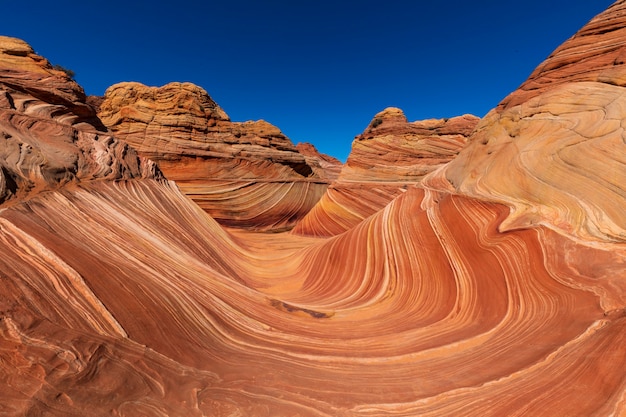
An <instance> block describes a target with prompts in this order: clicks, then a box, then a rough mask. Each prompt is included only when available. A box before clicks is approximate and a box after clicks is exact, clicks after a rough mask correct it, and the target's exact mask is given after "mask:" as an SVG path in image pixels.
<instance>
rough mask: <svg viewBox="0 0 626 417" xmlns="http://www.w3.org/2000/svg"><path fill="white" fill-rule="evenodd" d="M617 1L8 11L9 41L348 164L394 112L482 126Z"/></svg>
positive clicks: (39, 6)
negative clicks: (473, 118)
mask: <svg viewBox="0 0 626 417" xmlns="http://www.w3.org/2000/svg"><path fill="white" fill-rule="evenodd" d="M612 3H613V1H612V0H525V1H509V0H482V1H468V0H463V1H457V0H448V1H437V0H431V1H428V2H425V1H416V0H387V1H385V2H382V1H379V0H378V1H371V0H362V1H354V2H344V1H341V0H315V1H312V0H291V1H278V0H266V1H250V0H221V1H212V0H208V1H190V0H178V1H168V2H163V1H161V2H160V1H151V2H148V1H146V2H134V1H130V0H126V1H119V0H107V1H85V0H81V1H78V0H76V1H70V0H55V1H45V2H43V1H39V0H33V1H11V2H3V4H2V25H1V26H0V28H1V32H0V33H1V34H4V35H7V36H14V37H18V38H21V39H24V40H26V41H27V42H28V43H30V44H31V45H32V47H33V48H34V49H35V51H36V52H37V53H39V54H40V55H43V56H45V57H46V58H48V59H49V60H50V61H51V62H52V63H54V64H60V65H63V66H65V67H67V68H70V69H72V70H74V71H75V72H76V80H77V81H78V82H79V83H80V84H81V85H82V86H83V88H84V89H85V91H86V93H87V94H95V95H102V94H103V93H104V91H105V90H106V88H107V87H108V86H110V85H112V84H114V83H117V82H120V81H139V82H142V83H144V84H147V85H155V86H160V85H163V84H166V83H168V82H170V81H190V82H193V83H195V84H198V85H200V86H202V87H203V88H205V89H206V90H207V91H208V92H209V94H210V95H211V96H212V97H213V99H214V100H215V101H217V102H218V103H219V104H220V105H221V106H222V108H224V110H225V111H226V113H228V114H229V116H230V117H231V119H232V120H233V121H245V120H257V119H264V120H267V121H269V122H270V123H273V124H275V125H276V126H278V127H279V128H280V129H281V130H282V131H283V132H284V133H285V134H286V135H287V136H289V137H290V138H291V139H292V141H293V142H294V143H297V142H301V141H307V142H312V143H314V144H315V146H316V147H317V148H318V149H319V150H321V151H322V152H325V153H328V154H331V155H334V156H336V157H338V158H340V159H342V160H345V158H346V157H347V155H348V153H349V151H350V145H351V142H352V140H353V138H354V136H355V135H357V134H359V133H361V132H362V131H363V130H364V129H365V127H366V126H367V124H368V123H369V122H370V120H371V119H372V117H373V116H374V115H375V114H376V113H377V112H379V111H380V110H382V109H384V108H385V107H389V106H395V107H400V108H402V109H403V110H404V111H405V113H406V115H407V117H408V118H409V120H419V119H425V118H432V117H437V118H440V117H451V116H456V115H460V114H464V113H472V114H475V115H477V116H484V115H485V114H486V113H487V112H488V111H489V110H490V109H491V108H493V107H495V106H496V105H497V104H498V102H499V101H500V100H501V99H503V98H504V97H505V96H506V95H507V94H509V93H510V92H511V91H513V90H515V89H516V88H517V87H518V86H519V85H520V84H521V83H522V82H523V81H524V80H525V79H526V78H527V77H528V75H529V74H530V72H531V71H532V70H533V69H534V68H535V67H536V66H537V65H538V64H539V63H540V62H541V61H543V59H545V58H546V57H547V56H548V55H549V54H550V53H551V52H552V51H553V50H554V49H555V48H556V47H557V46H558V45H560V44H561V43H562V42H563V41H565V40H566V39H567V38H569V37H570V36H571V35H573V34H574V33H575V32H576V31H577V30H578V29H579V28H580V27H582V26H583V25H584V24H585V23H586V22H588V21H589V20H590V19H591V18H592V17H593V16H595V15H596V14H598V13H600V12H601V11H603V10H604V9H606V8H607V7H608V6H610V5H611V4H612Z"/></svg>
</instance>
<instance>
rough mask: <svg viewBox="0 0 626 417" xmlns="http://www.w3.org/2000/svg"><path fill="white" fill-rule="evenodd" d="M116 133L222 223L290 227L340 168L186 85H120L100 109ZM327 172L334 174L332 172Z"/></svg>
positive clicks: (273, 129) (205, 93) (109, 94)
mask: <svg viewBox="0 0 626 417" xmlns="http://www.w3.org/2000/svg"><path fill="white" fill-rule="evenodd" d="M98 114H99V116H100V118H101V119H102V121H103V122H104V124H105V125H107V126H108V127H109V129H110V130H111V131H112V132H114V134H115V135H116V136H117V137H119V138H122V139H124V140H125V141H127V142H128V143H130V144H131V145H132V146H133V147H134V148H136V149H137V150H138V152H139V153H140V154H141V155H143V156H145V157H148V158H150V159H151V160H153V161H155V162H157V163H158V165H159V167H160V168H161V170H162V171H163V172H164V173H165V175H166V176H167V177H168V178H169V179H171V180H174V181H176V183H177V184H178V186H179V187H180V188H181V190H182V191H183V192H184V193H185V194H187V195H189V196H190V197H191V198H192V199H193V200H194V201H195V202H196V203H197V204H199V205H200V206H201V207H202V208H203V209H205V210H206V211H207V212H208V213H209V214H211V216H212V217H214V218H215V219H217V220H218V221H219V222H220V223H222V224H224V225H226V226H232V227H245V228H256V229H272V230H277V229H285V228H290V227H292V226H293V224H295V222H296V221H298V220H299V219H300V218H302V217H303V216H304V215H305V214H306V213H307V212H308V211H309V210H310V209H311V207H313V205H314V204H315V203H316V202H317V201H318V200H319V198H320V197H321V196H322V195H323V193H324V191H325V190H326V188H327V187H328V184H329V182H330V181H331V180H332V179H333V178H334V176H333V174H332V172H333V171H336V170H337V169H338V168H334V166H335V165H336V166H337V167H338V166H340V165H341V163H340V162H339V161H337V160H334V159H332V158H328V157H326V158H324V157H323V156H321V155H320V154H318V153H317V151H315V152H309V153H308V154H303V153H300V152H299V151H298V148H297V147H296V146H294V145H293V144H292V143H291V141H290V140H289V138H287V137H286V136H285V135H283V133H282V132H281V131H280V130H279V129H278V128H277V127H275V126H273V125H271V124H270V123H267V122H265V121H263V120H260V121H256V122H243V123H238V122H231V121H230V118H229V117H228V115H227V114H226V113H225V112H224V111H223V110H222V109H221V108H220V107H219V106H218V105H217V104H216V103H215V102H214V101H213V99H211V97H210V96H209V95H208V94H207V92H206V91H204V90H203V89H202V88H200V87H198V86H196V85H194V84H191V83H170V84H167V85H165V86H163V87H160V88H156V87H146V86H144V85H142V84H139V83H120V84H116V85H114V86H112V87H110V88H109V89H108V90H107V91H106V94H105V96H104V98H103V100H102V101H101V102H100V103H99V113H98ZM330 166H332V167H333V168H330V170H329V167H330Z"/></svg>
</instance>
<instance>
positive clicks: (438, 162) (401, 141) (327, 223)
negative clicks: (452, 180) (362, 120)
mask: <svg viewBox="0 0 626 417" xmlns="http://www.w3.org/2000/svg"><path fill="white" fill-rule="evenodd" d="M478 121H479V118H478V117H476V116H472V115H464V116H459V117H453V118H450V119H429V120H422V121H416V122H409V121H408V120H407V118H406V116H405V115H404V113H403V112H402V110H400V109H398V108H394V107H390V108H387V109H385V110H383V111H382V112H380V113H378V114H377V115H376V116H375V117H374V119H373V120H372V121H371V123H370V124H369V126H368V127H367V128H366V130H365V132H363V133H362V134H361V135H359V136H357V137H356V138H355V140H354V142H353V143H352V151H351V152H350V155H349V156H348V160H347V161H346V164H345V165H344V166H343V168H342V170H341V173H340V175H339V178H338V180H337V181H335V182H334V183H332V185H331V186H330V187H329V188H328V190H327V192H326V194H324V196H323V197H322V199H321V200H320V202H319V203H318V204H317V205H315V207H313V209H312V210H311V211H310V212H309V214H307V216H306V217H305V218H304V219H303V220H302V221H300V222H299V223H298V225H297V226H296V227H295V228H294V230H293V232H294V233H296V234H303V235H310V236H334V235H337V234H339V233H343V232H345V231H346V230H349V229H351V228H352V227H354V226H356V225H357V224H358V223H360V222H361V221H363V219H365V218H367V217H369V216H370V215H372V214H374V213H375V212H377V211H378V210H380V209H382V208H383V207H384V206H385V205H387V203H389V202H390V201H391V200H393V199H394V198H395V197H397V196H398V195H399V194H400V193H402V192H404V191H406V189H407V187H409V186H414V185H416V184H418V183H419V182H420V181H421V180H422V178H424V177H425V176H426V174H428V173H430V172H432V171H433V170H435V169H436V168H439V167H441V166H443V165H444V164H446V163H448V162H450V161H451V160H452V159H453V158H454V157H455V156H456V155H457V154H458V153H459V151H460V150H461V149H462V148H463V147H464V146H465V145H466V143H467V138H468V137H469V135H470V134H471V133H472V131H473V130H474V128H475V127H476V124H477V123H478Z"/></svg>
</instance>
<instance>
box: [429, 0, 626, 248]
mask: <svg viewBox="0 0 626 417" xmlns="http://www.w3.org/2000/svg"><path fill="white" fill-rule="evenodd" d="M623 56H626V3H624V2H623V1H619V2H616V3H615V4H614V5H613V6H611V7H610V8H609V9H608V10H606V11H605V12H604V13H602V14H600V15H598V16H597V17H596V18H594V19H593V20H592V21H591V22H590V23H589V24H587V25H586V26H585V27H584V28H583V29H581V30H580V31H579V32H578V33H577V34H576V35H575V36H574V37H572V38H571V39H569V40H568V41H567V42H565V43H564V44H563V45H562V46H561V47H560V48H558V49H557V50H556V51H555V52H554V53H553V54H552V55H551V56H550V57H549V58H548V59H547V60H546V62H544V63H543V64H542V65H540V66H539V67H538V68H537V70H536V71H535V72H534V73H533V74H532V76H531V77H530V79H529V80H528V81H527V82H526V83H525V84H523V85H522V87H521V88H520V90H518V91H516V92H514V93H512V94H511V95H510V96H509V97H507V98H506V99H505V100H504V101H503V102H502V103H501V105H500V106H498V107H497V108H496V109H494V110H493V111H492V112H490V113H489V114H488V115H487V116H486V117H485V118H484V119H483V120H482V121H481V123H480V124H479V126H478V127H477V132H476V134H475V135H473V137H472V140H471V144H470V145H469V146H468V147H467V148H466V149H465V150H464V151H463V152H461V154H460V155H459V157H458V158H457V159H456V160H454V161H453V162H452V163H450V164H449V165H447V166H446V167H444V168H443V169H442V170H441V172H440V173H439V175H438V176H439V177H444V178H439V179H443V180H444V181H447V182H449V186H450V188H451V189H453V190H455V191H456V192H459V193H462V194H465V195H471V196H475V197H478V198H483V199H489V200H491V201H498V202H501V203H504V204H507V205H509V206H511V207H512V208H513V213H512V215H511V216H510V217H509V218H508V219H507V221H506V222H505V223H504V224H503V226H502V227H503V230H510V229H514V228H519V227H528V226H532V225H534V224H546V225H548V226H549V227H552V228H554V229H556V230H558V231H559V232H560V233H565V234H568V235H571V236H574V237H577V238H580V239H585V240H594V241H601V242H603V241H609V242H622V241H623V240H624V239H625V238H626V216H625V215H624V207H626V131H625V126H624V114H625V110H624V109H626V94H625V90H624V86H625V85H626V83H625V81H624V80H626V78H625V77H626V64H625V62H626V61H625V60H624V59H623V58H622V57H623ZM437 181H438V180H437Z"/></svg>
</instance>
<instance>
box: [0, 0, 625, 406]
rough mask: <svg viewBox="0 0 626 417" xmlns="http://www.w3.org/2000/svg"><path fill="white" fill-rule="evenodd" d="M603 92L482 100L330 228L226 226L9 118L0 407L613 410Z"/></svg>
mask: <svg viewBox="0 0 626 417" xmlns="http://www.w3.org/2000/svg"><path fill="white" fill-rule="evenodd" d="M625 4H626V2H618V3H616V5H614V6H613V7H612V8H610V9H609V11H608V12H607V13H606V14H604V15H601V16H600V17H599V18H597V19H595V20H594V21H593V22H592V24H594V25H597V24H602V22H605V24H606V25H607V30H606V31H603V30H601V29H598V30H597V33H598V35H601V34H602V33H605V34H607V36H609V35H610V36H612V33H613V31H611V30H608V28H609V27H612V22H614V21H615V20H616V19H620V18H621V10H622V9H623V8H624V7H626V6H625ZM602 39H603V38H602V37H600V38H596V41H597V42H600V43H601V41H602ZM27 55H28V54H27ZM11 56H15V55H11ZM16 72H19V71H16ZM621 88H622V87H620V86H618V85H615V84H607V83H603V82H598V81H589V80H587V81H581V82H570V83H565V84H559V85H555V86H554V87H547V88H545V89H544V90H542V91H539V92H538V94H536V95H534V96H532V97H529V98H528V99H527V100H525V101H524V102H523V103H521V104H518V105H513V106H512V107H506V106H502V107H500V108H499V109H497V110H495V111H494V112H492V113H490V114H489V115H488V116H487V117H486V118H485V119H483V120H482V121H481V122H480V124H479V125H478V127H477V128H476V130H475V132H474V133H473V134H472V135H471V137H470V138H469V140H468V142H469V145H467V147H465V148H464V149H463V150H461V151H460V153H459V154H458V156H457V157H456V158H454V159H452V160H451V162H448V163H447V164H446V165H442V166H439V167H436V165H438V164H439V163H436V164H432V165H435V170H434V171H431V172H430V173H429V174H428V175H427V176H426V177H424V178H419V175H414V174H411V173H410V172H411V171H410V170H411V169H417V168H418V167H414V168H410V166H411V165H412V164H406V165H404V166H405V167H407V168H406V169H401V170H399V172H402V173H404V175H405V176H406V177H410V178H411V180H410V181H404V182H403V181H402V180H401V181H398V182H399V183H401V182H403V187H404V192H401V193H399V194H397V195H396V196H395V197H394V196H389V201H388V202H387V203H384V202H381V201H378V202H375V201H374V202H372V205H374V204H379V205H380V208H379V209H377V210H373V213H372V214H371V215H369V216H368V217H367V218H365V219H363V220H361V221H356V220H354V222H353V223H354V224H353V225H351V226H350V225H345V226H344V228H345V231H343V232H342V233H338V234H336V235H335V236H331V237H307V236H302V235H297V234H295V233H274V234H271V233H258V232H253V231H249V230H226V229H225V228H223V227H222V226H221V225H220V224H219V223H218V222H216V221H215V220H214V219H213V218H212V217H210V216H209V215H208V214H207V213H206V212H205V211H204V210H202V208H201V207H199V206H198V205H197V204H195V203H194V202H192V201H191V200H190V199H189V198H187V197H186V196H185V195H184V194H183V193H182V192H181V191H180V190H179V189H178V188H177V186H176V184H175V183H174V182H171V181H165V180H164V179H163V178H161V177H160V176H158V175H156V174H153V175H148V174H146V172H148V171H149V170H147V171H146V170H144V168H146V167H151V166H153V165H151V164H150V162H149V161H147V160H143V159H140V158H139V159H137V157H136V154H134V153H133V152H134V151H133V150H132V149H131V148H128V147H126V148H124V149H125V151H124V152H120V153H119V154H118V153H116V151H115V150H116V149H121V148H118V147H124V146H127V145H125V144H124V143H123V142H121V141H120V140H119V139H115V138H113V137H108V136H107V137H108V139H106V141H104V142H106V143H105V145H106V146H104V147H101V146H103V141H102V139H103V138H104V135H105V133H103V132H94V131H91V130H90V129H95V125H92V124H88V123H84V122H81V121H79V122H77V123H74V121H75V120H79V119H80V117H79V116H78V115H76V114H74V113H73V112H72V110H70V108H69V106H60V107H59V108H58V109H59V112H58V113H57V112H51V111H49V109H50V106H53V104H51V103H47V102H45V101H41V100H42V99H41V98H40V99H33V100H40V101H39V103H40V104H39V106H38V107H37V106H35V107H27V106H17V105H15V106H13V107H14V108H13V107H11V105H10V104H9V107H8V108H6V107H5V108H3V109H2V110H1V111H0V115H4V116H2V117H0V128H1V129H3V131H6V132H7V133H9V135H10V136H11V137H10V138H7V140H4V141H2V140H0V151H2V152H5V153H6V154H7V155H10V153H9V152H8V150H10V149H12V147H15V146H14V144H13V142H11V140H9V139H12V138H16V139H15V140H18V141H21V142H17V143H18V144H22V143H24V144H26V145H20V146H18V148H22V147H23V148H25V149H26V151H24V152H22V153H20V154H19V156H18V157H7V158H5V159H3V160H2V161H1V162H2V164H4V165H3V167H4V168H3V171H2V172H3V173H4V172H9V171H10V172H15V173H23V174H24V178H26V179H27V180H28V181H31V182H27V181H26V179H24V180H20V181H21V182H20V181H16V180H14V181H13V183H11V182H10V181H6V180H5V182H4V184H5V185H4V187H5V189H9V190H17V191H16V192H14V193H13V194H11V195H12V196H13V197H11V198H8V197H5V200H4V201H3V205H2V207H0V251H1V253H2V254H3V256H2V257H0V281H1V283H2V285H0V370H1V371H0V406H1V413H2V414H5V415H16V416H17V415H20V416H21V415H59V416H84V415H93V416H100V415H102V416H104V415H117V416H137V415H145V416H233V415H243V416H248V415H250V416H261V417H262V416H294V415H301V416H318V417H319V416H407V417H408V416H520V417H521V416H550V417H552V416H597V417H605V416H622V415H625V413H626V373H624V369H625V368H626V351H625V349H624V346H625V344H626V238H625V237H624V235H623V234H622V232H621V231H622V230H623V228H622V226H621V225H622V224H623V221H624V214H623V211H620V208H623V207H626V206H625V205H624V204H623V199H624V195H625V192H624V189H623V183H624V182H623V177H622V173H623V172H624V171H623V170H622V169H621V168H623V167H624V166H626V165H623V164H622V165H620V163H621V162H620V161H621V159H620V158H621V155H622V153H623V152H622V150H623V146H624V145H620V143H619V140H621V133H622V127H621V120H624V119H626V118H625V117H624V115H626V107H624V106H623V105H622V96H621ZM3 91H7V92H8V93H9V94H8V95H5V97H10V99H7V100H5V102H4V103H11V102H14V103H15V102H19V100H18V101H15V100H13V97H15V96H16V94H17V93H16V91H17V90H9V89H8V88H7V89H5V90H3ZM21 94H26V93H25V92H22V93H21ZM33 97H34V96H33ZM209 104H210V103H209ZM54 106H56V105H54ZM79 107H80V106H79ZM37 108H41V109H44V110H45V111H43V112H42V113H38V114H39V115H40V116H39V117H38V116H37V115H36V114H37V113H36V110H37ZM46 109H47V110H46ZM210 113H211V114H214V115H215V116H212V117H216V118H219V117H222V116H220V112H219V110H218V109H215V108H213V109H212V110H210ZM57 114H62V115H64V116H62V117H61V118H60V119H59V120H56V119H55V117H56V115H57ZM203 117H204V116H203ZM204 120H207V118H206V117H205V118H204ZM81 123H82V125H81V126H84V128H85V130H81V127H79V126H78V125H80V124H81ZM429 123H430V122H429ZM437 123H439V122H437ZM441 123H444V122H441ZM444 124H445V123H444ZM89 126H91V127H89ZM52 127H54V128H52ZM383 127H384V121H383V123H382V124H379V125H378V126H376V127H374V126H372V130H374V129H375V128H383ZM20 129H21V130H20ZM101 133H102V135H101ZM174 136H175V135H174ZM364 140H367V139H364ZM370 140H371V141H372V142H371V143H372V144H376V138H375V137H374V138H372V139H370ZM31 142H32V143H34V144H35V145H36V146H34V145H33V146H32V149H33V150H34V151H33V153H34V154H35V155H36V156H37V157H31V156H29V155H31V153H29V152H27V151H28V149H30V148H28V146H31V145H30V143H31ZM444 142H445V141H444ZM165 144H166V143H165V142H164V146H165ZM376 146H380V147H381V148H384V147H385V146H386V145H383V144H380V145H376ZM83 149H86V150H90V149H94V151H93V152H91V151H83ZM409 149H410V147H409ZM35 150H36V151H35ZM172 152H173V151H172ZM366 153H367V152H365V151H363V154H366ZM401 153H410V150H408V149H407V150H404V151H402V152H400V151H398V155H399V154H401ZM372 154H375V152H372ZM129 155H131V156H132V157H133V158H134V160H135V161H136V163H137V165H136V166H135V165H130V163H129V161H130V160H129V159H126V158H127V157H129ZM81 158H83V159H81ZM402 158H406V159H407V160H409V159H410V158H412V157H411V156H403V157H402ZM418 159H419V158H418ZM365 160H366V158H365V157H361V159H354V158H353V159H352V161H353V162H354V161H356V162H360V164H361V165H359V164H355V165H351V167H350V168H349V169H348V168H346V176H347V180H346V178H345V177H344V179H343V180H344V181H345V182H346V183H348V184H349V183H350V182H349V179H350V177H349V176H348V173H349V174H350V175H355V181H354V183H353V184H365V185H368V184H375V183H376V181H374V180H372V181H370V182H364V180H363V178H364V174H363V175H362V168H363V165H364V164H363V162H364V161H365ZM398 160H401V158H400V157H398ZM80 161H85V162H80ZM505 161H508V164H509V170H505V169H504V166H505ZM602 162H603V163H602ZM51 163H53V165H50V164H51ZM125 164H126V165H125ZM244 165H245V164H244ZM380 165H381V167H378V166H376V167H375V168H372V169H371V172H373V173H376V175H373V178H374V179H377V178H379V179H381V180H382V181H380V183H383V184H384V183H385V181H384V179H389V175H390V174H389V172H390V171H389V170H388V169H387V168H386V167H384V165H389V164H388V163H387V162H384V160H383V162H382V163H381V164H380ZM51 167H52V168H54V169H52V168H51ZM81 167H82V168H84V169H85V170H84V171H81V169H82V168H81ZM107 167H108V168H107ZM193 167H194V166H193V164H190V165H189V169H193ZM87 168H88V169H87ZM233 169H236V166H233ZM272 169H276V170H278V171H280V170H281V169H282V168H280V167H276V166H274V167H273V168H272ZM350 170H352V171H350ZM244 171H245V170H244ZM244 171H242V172H244ZM68 172H69V173H74V172H85V174H81V175H78V174H74V176H71V175H70V174H65V173H68ZM248 172H249V171H248ZM54 173H60V174H59V175H60V176H61V177H62V178H63V181H60V180H58V179H54V178H57V177H55V176H54V175H53V174H54ZM343 174H344V173H343V172H342V175H343ZM3 175H4V174H3ZM15 175H17V174H15ZM280 175H282V174H280ZM5 177H6V178H8V176H5ZM16 178H17V177H16ZM249 178H250V177H246V178H245V180H248V179H249ZM66 179H67V180H66ZM269 179H270V180H272V179H273V178H269ZM221 180H224V179H223V178H222V179H221ZM394 181H397V179H395V178H394V179H393V180H392V181H391V182H392V183H393V182H394ZM417 182H419V183H418V184H417V185H411V184H413V183H417ZM6 184H8V185H6ZM396 186H397V184H396ZM20 193H22V194H20ZM364 195H365V194H364ZM6 196H9V194H6ZM347 204H349V203H346V205H347ZM329 213H330V212H329ZM329 218H330V215H329ZM318 221H319V222H320V224H322V226H321V227H325V226H323V222H324V221H327V220H325V219H324V218H323V217H321V216H319V217H318ZM333 227H336V226H329V229H328V230H331V229H332V228H333ZM252 229H254V227H252ZM329 234H332V233H329Z"/></svg>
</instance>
